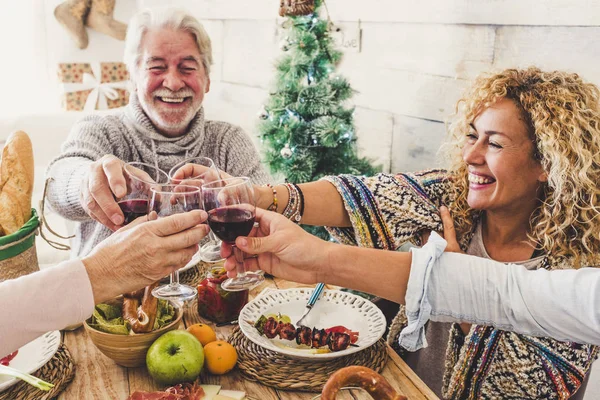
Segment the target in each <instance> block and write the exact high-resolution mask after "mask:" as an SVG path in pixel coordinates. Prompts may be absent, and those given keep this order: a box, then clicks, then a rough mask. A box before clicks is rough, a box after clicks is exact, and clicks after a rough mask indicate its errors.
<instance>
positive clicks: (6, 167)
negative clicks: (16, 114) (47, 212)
mask: <svg viewBox="0 0 600 400" xmlns="http://www.w3.org/2000/svg"><path fill="white" fill-rule="evenodd" d="M33 169H34V165H33V148H32V146H31V140H29V136H27V134H26V133H25V132H22V131H18V132H14V133H12V134H11V135H10V136H9V137H8V139H7V141H6V145H5V146H4V149H3V150H2V160H1V162H0V235H10V234H11V233H14V232H16V231H18V230H19V229H20V228H21V227H22V226H23V225H24V224H25V222H27V221H28V220H29V218H30V217H31V194H32V192H33V179H34V177H33Z"/></svg>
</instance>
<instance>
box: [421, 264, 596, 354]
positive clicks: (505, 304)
mask: <svg viewBox="0 0 600 400" xmlns="http://www.w3.org/2000/svg"><path fill="white" fill-rule="evenodd" d="M412 268H419V267H418V266H415V265H413V267H412ZM409 293H410V291H409ZM427 296H428V297H429V302H430V304H431V308H432V311H431V319H432V320H434V321H456V322H471V323H474V324H479V325H493V326H495V327H496V328H499V329H503V330H507V331H514V332H517V333H521V334H526V335H532V336H543V337H546V336H547V337H552V338H554V339H557V340H563V341H575V342H579V343H589V344H595V345H600V269H596V268H582V269H579V270H557V271H548V270H545V269H538V270H527V269H526V268H525V267H523V266H520V265H514V264H508V265H507V264H503V263H499V262H496V261H493V260H488V259H482V258H478V257H473V256H468V255H463V254H457V253H444V254H443V255H442V256H441V257H440V258H439V259H438V260H437V261H436V263H435V265H434V266H433V268H432V270H431V276H430V281H429V283H428V288H427Z"/></svg>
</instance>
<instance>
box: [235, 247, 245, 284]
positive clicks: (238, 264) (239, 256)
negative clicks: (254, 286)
mask: <svg viewBox="0 0 600 400" xmlns="http://www.w3.org/2000/svg"><path fill="white" fill-rule="evenodd" d="M231 247H232V248H233V256H234V257H235V269H236V271H237V274H238V275H237V277H238V278H241V277H243V276H244V275H246V269H245V268H244V252H243V251H242V250H240V249H238V247H237V246H236V245H235V244H234V245H232V246H231Z"/></svg>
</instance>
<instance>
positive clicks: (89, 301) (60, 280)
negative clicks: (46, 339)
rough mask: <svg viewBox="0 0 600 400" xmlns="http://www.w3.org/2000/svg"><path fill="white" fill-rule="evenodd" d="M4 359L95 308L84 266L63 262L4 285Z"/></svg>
mask: <svg viewBox="0 0 600 400" xmlns="http://www.w3.org/2000/svg"><path fill="white" fill-rule="evenodd" d="M0 304H2V315H1V316H0V338H2V340H0V357H2V356H4V355H6V354H9V353H11V352H13V351H15V350H16V349H18V348H19V347H21V346H22V345H24V344H26V343H28V342H30V341H32V340H33V339H35V338H37V337H39V336H41V335H43V334H44V333H46V332H48V331H52V330H56V329H63V328H64V327H66V326H69V325H72V324H75V323H78V322H81V321H83V320H84V319H86V318H87V317H88V316H90V315H91V313H92V311H93V309H94V296H93V294H92V286H91V284H90V280H89V278H88V275H87V272H86V269H85V267H84V265H83V263H82V262H81V261H79V260H72V261H66V262H63V263H61V264H59V265H57V266H55V267H52V268H47V269H44V270H42V271H40V272H36V273H33V274H30V275H27V276H23V277H20V278H18V279H12V280H8V281H4V282H2V283H0Z"/></svg>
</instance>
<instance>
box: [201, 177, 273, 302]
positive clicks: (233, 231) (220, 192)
mask: <svg viewBox="0 0 600 400" xmlns="http://www.w3.org/2000/svg"><path fill="white" fill-rule="evenodd" d="M202 199H203V203H204V209H205V210H206V212H207V213H208V225H209V226H210V229H211V230H212V231H213V232H214V233H215V235H217V236H218V237H219V238H220V239H221V240H222V241H224V242H226V243H228V244H230V245H232V247H233V252H234V255H235V258H236V262H237V277H235V278H231V279H228V280H226V281H225V282H223V283H222V284H221V287H222V288H223V289H225V290H229V291H239V290H246V289H251V288H253V287H255V286H256V285H258V284H260V283H261V282H262V281H264V277H263V276H262V274H260V273H256V272H246V270H245V269H244V259H243V253H242V252H241V251H240V250H239V249H238V248H236V247H235V239H236V238H237V237H238V236H247V235H248V234H249V233H250V231H251V230H252V228H253V226H254V219H255V212H256V203H255V198H254V189H253V187H252V184H251V183H250V179H249V178H247V177H240V178H230V179H223V180H218V181H214V182H211V183H206V184H204V185H203V186H202Z"/></svg>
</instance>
